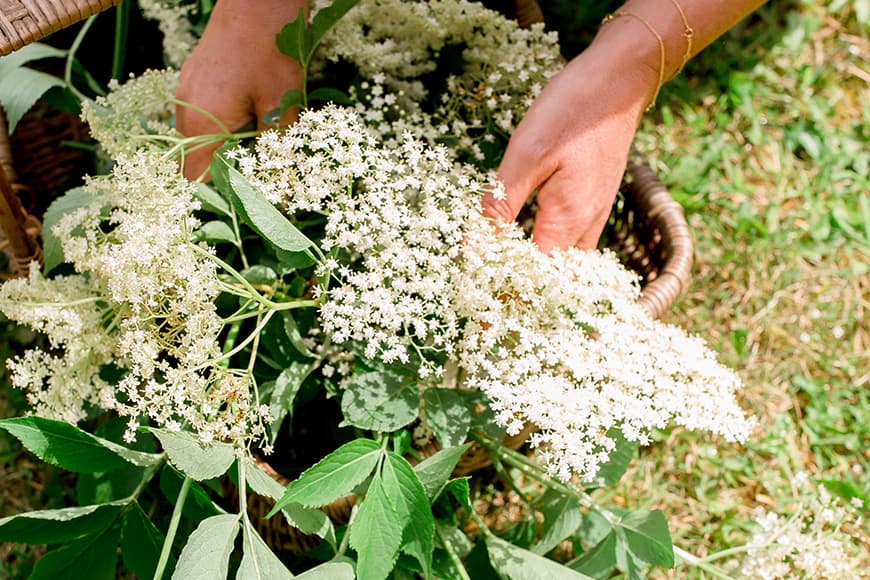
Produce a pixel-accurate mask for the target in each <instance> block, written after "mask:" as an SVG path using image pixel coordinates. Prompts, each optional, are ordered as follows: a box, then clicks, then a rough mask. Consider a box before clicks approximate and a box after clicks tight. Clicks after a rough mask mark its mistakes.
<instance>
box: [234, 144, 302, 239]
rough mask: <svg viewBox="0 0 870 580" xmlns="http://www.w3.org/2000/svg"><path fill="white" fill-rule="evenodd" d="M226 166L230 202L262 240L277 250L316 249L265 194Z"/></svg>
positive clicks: (235, 170)
mask: <svg viewBox="0 0 870 580" xmlns="http://www.w3.org/2000/svg"><path fill="white" fill-rule="evenodd" d="M224 163H225V164H226V165H227V168H226V172H227V176H228V177H229V185H230V189H229V194H230V201H231V202H232V204H233V206H234V207H235V208H236V211H237V212H238V213H239V215H240V216H241V217H242V219H243V220H244V221H245V223H247V224H248V225H250V226H251V227H252V228H253V229H254V230H255V231H256V232H257V233H258V234H260V236H261V237H262V238H263V239H264V240H266V241H267V242H269V243H270V244H272V245H273V246H275V247H276V248H278V249H281V250H284V251H286V252H301V251H302V250H305V249H307V248H310V247H312V246H313V245H314V242H312V241H311V240H309V239H308V238H307V237H306V236H305V234H303V233H302V232H300V231H299V230H298V229H297V228H296V226H294V225H293V224H292V223H290V220H288V219H287V218H286V217H284V214H282V213H281V212H280V211H278V210H277V209H276V208H275V206H273V205H272V204H271V203H269V201H268V200H267V199H266V198H265V197H263V194H262V193H260V192H259V191H257V189H256V188H255V187H254V186H253V185H251V184H250V183H248V181H247V180H246V179H245V178H244V177H243V176H242V174H241V173H239V172H238V170H237V169H236V168H234V167H230V166H229V164H228V163H227V162H226V161H224Z"/></svg>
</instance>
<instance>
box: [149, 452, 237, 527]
mask: <svg viewBox="0 0 870 580" xmlns="http://www.w3.org/2000/svg"><path fill="white" fill-rule="evenodd" d="M183 483H184V476H183V475H182V474H181V473H179V472H178V471H177V470H176V469H175V468H174V467H172V465H169V464H167V465H166V466H165V467H164V468H163V470H161V472H160V491H161V492H163V495H164V497H166V499H167V500H168V501H169V503H171V504H172V505H175V502H176V501H177V500H178V492H179V491H180V490H181V486H182V484H183ZM181 513H182V514H184V516H185V517H188V518H190V519H192V520H196V521H200V520H204V519H206V518H208V517H211V516H214V515H217V514H220V513H224V512H223V510H221V509H219V508H218V506H216V505H215V503H214V502H213V501H212V500H211V498H210V497H209V496H208V493H206V491H205V490H204V489H202V487H200V485H199V484H198V483H196V482H192V483H191V484H190V487H189V488H188V491H187V498H186V499H185V501H184V507H183V508H182V512H181Z"/></svg>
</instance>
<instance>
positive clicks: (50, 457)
mask: <svg viewBox="0 0 870 580" xmlns="http://www.w3.org/2000/svg"><path fill="white" fill-rule="evenodd" d="M0 429H5V430H6V431H8V432H9V433H10V434H11V435H13V436H15V437H16V438H17V439H18V440H19V441H21V444H22V445H24V446H25V447H26V448H27V449H29V450H30V451H31V452H32V453H34V454H35V455H36V456H37V457H39V458H40V459H42V460H43V461H45V462H47V463H51V464H52V465H57V466H58V467H62V468H63V469H67V470H69V471H76V472H105V471H111V470H113V469H121V468H125V467H130V465H131V464H132V465H135V466H137V467H148V466H152V465H156V464H157V463H159V462H160V461H161V460H162V457H161V456H160V455H158V454H155V453H143V452H141V451H133V450H132V449H127V448H126V447H123V446H121V445H118V444H117V443H113V442H111V441H108V440H106V439H101V438H100V437H96V436H94V435H91V434H90V433H87V432H86V431H82V430H81V429H79V428H78V427H74V426H73V425H70V424H69V423H64V422H63V421H55V420H53V419H45V418H42V417H17V418H13V419H2V420H0Z"/></svg>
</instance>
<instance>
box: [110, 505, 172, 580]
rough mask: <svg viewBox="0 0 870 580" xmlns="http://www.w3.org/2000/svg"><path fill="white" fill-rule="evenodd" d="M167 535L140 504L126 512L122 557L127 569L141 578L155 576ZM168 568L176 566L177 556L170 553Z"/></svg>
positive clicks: (122, 537)
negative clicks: (152, 521)
mask: <svg viewBox="0 0 870 580" xmlns="http://www.w3.org/2000/svg"><path fill="white" fill-rule="evenodd" d="M164 539H165V537H164V535H163V534H162V533H161V532H160V530H158V529H157V528H156V527H155V526H154V524H152V523H151V520H149V519H148V516H147V515H145V512H143V511H142V508H141V507H139V504H137V503H134V504H133V507H132V509H130V511H128V512H127V513H126V514H124V525H123V528H122V532H121V557H122V558H123V559H124V565H125V566H126V567H127V569H128V570H129V571H130V572H132V573H133V574H135V575H136V576H138V577H139V578H153V577H154V571H155V570H156V569H157V561H158V560H159V559H160V551H161V549H162V548H163V541H164ZM169 557H170V560H169V564H168V566H167V569H168V570H172V569H174V568H175V557H174V556H172V555H171V554H170V556H169Z"/></svg>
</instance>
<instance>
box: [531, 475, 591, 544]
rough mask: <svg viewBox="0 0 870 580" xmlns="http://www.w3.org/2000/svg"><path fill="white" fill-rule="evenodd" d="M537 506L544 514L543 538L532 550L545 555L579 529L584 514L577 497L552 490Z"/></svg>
mask: <svg viewBox="0 0 870 580" xmlns="http://www.w3.org/2000/svg"><path fill="white" fill-rule="evenodd" d="M537 507H538V509H539V510H540V511H541V513H542V514H543V516H544V523H543V526H542V528H541V539H540V540H538V542H537V543H536V544H535V545H534V546H532V548H531V550H532V552H534V553H535V554H538V555H540V556H543V555H544V554H546V553H547V552H549V551H550V550H552V549H553V548H555V547H556V546H558V545H559V543H560V542H561V541H562V540H564V539H565V538H567V537H568V536H570V535H572V534H573V533H574V532H576V531H577V528H579V527H580V523H581V521H582V519H583V515H582V514H581V513H580V502H579V501H578V500H577V499H576V498H574V497H571V496H569V495H565V494H561V493H558V492H554V491H551V490H548V491H547V492H546V493H545V494H544V495H543V496H542V497H541V499H540V500H539V501H538V504H537Z"/></svg>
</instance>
